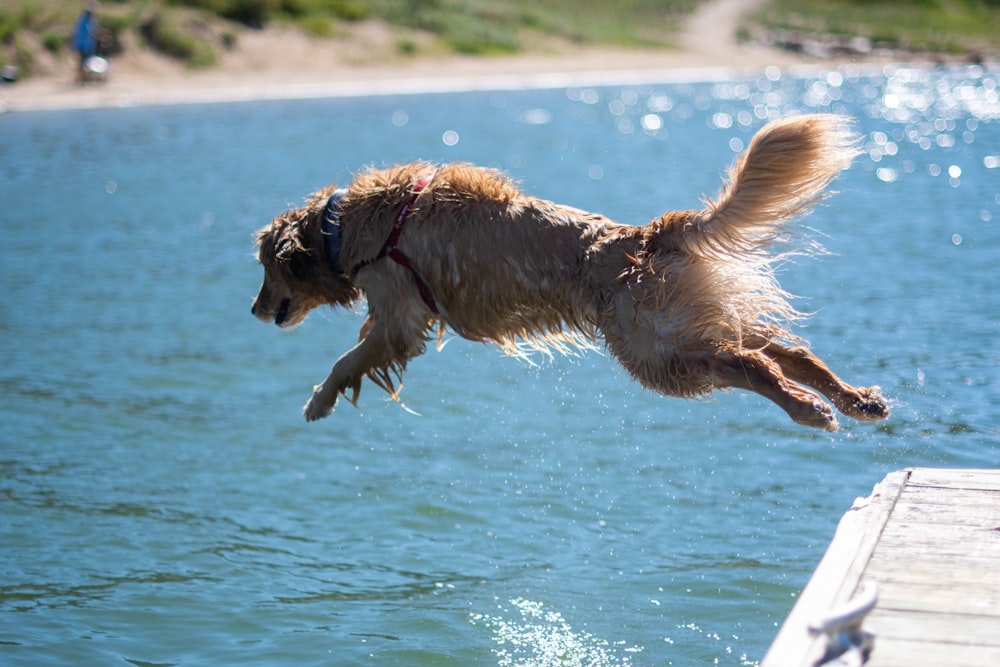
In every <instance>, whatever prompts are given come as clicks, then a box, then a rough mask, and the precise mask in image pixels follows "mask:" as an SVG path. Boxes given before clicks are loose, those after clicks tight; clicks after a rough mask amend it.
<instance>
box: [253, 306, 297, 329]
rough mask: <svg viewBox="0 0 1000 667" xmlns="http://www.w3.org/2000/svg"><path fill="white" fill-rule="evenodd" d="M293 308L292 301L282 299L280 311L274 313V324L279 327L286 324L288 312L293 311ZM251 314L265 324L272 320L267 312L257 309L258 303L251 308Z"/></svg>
mask: <svg viewBox="0 0 1000 667" xmlns="http://www.w3.org/2000/svg"><path fill="white" fill-rule="evenodd" d="M291 307H292V300H291V299H282V300H281V303H280V304H278V310H276V311H275V312H274V317H273V320H274V323H275V324H277V325H278V326H279V327H280V326H282V325H283V324H284V323H285V320H287V319H288V312H289V310H291ZM250 314H251V315H253V316H254V317H256V318H257V319H258V320H263V321H264V322H267V321H268V320H270V319H272V318H271V317H270V316H269V313H267V312H266V311H262V310H259V309H258V308H257V304H256V303H254V304H253V306H251V308H250Z"/></svg>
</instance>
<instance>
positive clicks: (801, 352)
mask: <svg viewBox="0 0 1000 667" xmlns="http://www.w3.org/2000/svg"><path fill="white" fill-rule="evenodd" d="M762 352H763V353H764V354H765V355H767V356H768V357H770V358H771V359H773V360H774V361H775V362H776V363H777V364H778V365H779V366H780V367H781V370H782V372H783V373H784V374H785V376H787V377H788V378H790V379H791V380H793V381H795V382H801V383H802V384H804V385H807V386H810V387H812V388H813V389H815V390H817V391H819V392H820V393H821V394H823V395H824V396H826V397H827V398H829V399H830V401H831V402H832V403H833V405H834V406H835V407H836V408H837V409H838V410H840V411H841V412H842V413H844V414H845V415H847V416H848V417H853V418H854V419H857V420H859V421H879V420H882V419H885V418H886V417H888V416H889V406H888V404H887V403H886V400H885V398H883V397H882V395H881V394H880V393H879V389H878V387H854V386H851V385H849V384H847V383H846V382H844V381H843V380H841V379H840V378H839V377H837V376H836V375H835V374H834V373H833V371H831V370H830V369H829V368H827V366H826V364H824V363H823V360H822V359H820V358H819V357H817V356H816V355H815V354H813V353H812V352H810V351H809V350H808V349H807V348H805V347H785V346H784V345H780V344H778V343H773V342H772V343H768V344H767V345H766V346H765V347H764V348H763V349H762Z"/></svg>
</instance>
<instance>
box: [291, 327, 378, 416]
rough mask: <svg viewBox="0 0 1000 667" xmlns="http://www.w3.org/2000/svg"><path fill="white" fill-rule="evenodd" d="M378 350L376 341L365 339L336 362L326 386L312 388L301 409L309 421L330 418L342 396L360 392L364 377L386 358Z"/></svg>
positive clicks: (324, 382) (325, 382)
mask: <svg viewBox="0 0 1000 667" xmlns="http://www.w3.org/2000/svg"><path fill="white" fill-rule="evenodd" d="M378 347H380V345H379V343H377V342H376V341H375V339H373V338H372V337H371V336H366V337H365V338H364V339H362V341H361V342H360V343H358V344H357V345H355V346H354V347H352V348H351V349H350V350H348V351H347V352H345V353H344V355H343V356H341V357H340V359H337V363H335V364H334V365H333V368H332V369H331V370H330V374H329V375H327V376H326V379H325V380H323V383H322V384H318V385H316V386H315V387H314V388H313V395H312V396H311V397H310V398H309V401H308V402H307V403H306V405H305V407H304V408H303V409H302V415H303V416H304V417H305V418H306V421H311V422H312V421H316V420H317V419H322V418H323V417H327V416H329V415H330V413H332V412H333V408H334V406H335V405H336V404H337V398H338V397H339V396H340V394H344V393H346V392H347V390H348V389H353V390H354V391H355V392H357V391H358V390H359V388H360V387H361V380H362V378H364V377H365V374H366V373H367V372H368V371H369V370H370V369H372V368H374V367H375V366H376V365H378V364H377V362H378V360H379V359H381V358H383V357H384V356H385V354H384V352H383V351H380V350H379V349H377V348H378Z"/></svg>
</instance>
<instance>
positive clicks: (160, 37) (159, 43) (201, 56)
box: [139, 13, 218, 67]
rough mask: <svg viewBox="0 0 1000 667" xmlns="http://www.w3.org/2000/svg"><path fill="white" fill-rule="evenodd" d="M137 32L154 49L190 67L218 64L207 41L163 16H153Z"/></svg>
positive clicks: (215, 55)
mask: <svg viewBox="0 0 1000 667" xmlns="http://www.w3.org/2000/svg"><path fill="white" fill-rule="evenodd" d="M139 31H140V33H141V34H142V36H143V38H145V40H146V42H148V43H149V45H150V46H152V47H153V48H154V49H156V50H157V51H160V52H161V53H163V54H165V55H168V56H170V57H172V58H176V59H178V60H180V61H182V62H184V63H185V64H186V65H188V66H190V67H211V66H213V65H215V64H216V63H217V62H218V55H217V54H216V53H215V49H214V48H212V44H211V43H210V42H209V41H208V40H206V39H204V38H199V37H196V36H195V35H193V34H192V33H191V31H190V30H188V29H185V28H184V27H182V26H179V25H177V24H176V23H175V22H174V21H173V20H171V19H170V18H169V17H166V16H164V15H163V14H159V13H157V14H154V15H153V16H152V17H150V18H149V19H148V20H147V21H146V22H144V23H143V24H142V26H140V28H139Z"/></svg>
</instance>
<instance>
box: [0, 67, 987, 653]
mask: <svg viewBox="0 0 1000 667" xmlns="http://www.w3.org/2000/svg"><path fill="white" fill-rule="evenodd" d="M769 74H770V76H760V77H758V78H752V79H746V80H740V81H735V82H724V83H696V84H691V83H674V84H661V85H648V86H639V87H635V86H628V87H606V88H574V89H569V90H566V89H559V90H540V91H523V92H521V91H515V92H511V91H508V92H496V93H470V94H442V95H416V96H404V97H379V98H373V99H340V100H317V101H300V102H268V103H253V104H234V105H216V106H177V107H161V108H144V109H108V110H100V111H86V112H83V111H80V112H46V113H26V114H9V115H6V116H3V117H0V136H2V137H3V139H2V142H0V174H2V175H0V202H2V205H0V206H2V208H0V210H2V214H0V222H2V231H3V243H2V246H0V248H2V249H0V254H2V269H0V275H2V280H3V289H2V290H0V330H2V340H3V346H2V351H0V399H2V405H3V407H2V408H0V409H2V423H3V429H2V435H0V469H2V478H0V487H2V495H0V544H2V547H0V662H3V664H5V665H37V664H51V665H97V664H122V663H123V662H124V663H129V664H133V665H140V666H148V665H157V666H159V665H180V664H184V665H207V664H212V665H216V664H241V665H278V664H281V665H284V664H305V665H336V666H340V665H344V666H347V665H462V666H467V665H481V666H493V665H498V666H503V665H514V664H517V665H528V666H531V667H548V666H549V665H556V664H558V665H636V666H638V665H710V664H721V665H744V664H753V663H755V662H756V661H758V660H759V659H760V658H761V657H762V656H763V654H764V652H765V651H766V648H767V646H768V645H769V643H770V641H771V639H772V638H773V636H774V634H775V632H776V629H777V626H778V625H779V624H780V623H781V621H782V620H783V619H784V617H785V615H786V614H787V612H788V611H789V609H790V608H791V606H792V604H793V603H794V601H795V597H796V595H797V593H798V592H799V591H800V590H801V587H802V586H803V585H804V584H805V582H806V581H807V579H808V577H809V574H810V572H811V570H812V568H813V567H814V566H815V565H816V563H817V562H818V560H819V558H820V556H821V555H822V553H823V551H824V549H825V547H826V545H827V543H828V541H829V539H830V538H831V536H832V534H833V531H834V528H835V526H836V523H837V521H838V519H839V517H840V516H841V514H842V513H843V511H844V510H845V509H846V508H847V507H849V505H850V503H851V502H852V500H853V499H854V498H855V497H856V496H859V495H866V494H867V493H868V492H869V491H870V489H871V487H872V485H873V484H874V483H875V482H877V481H878V480H879V479H881V478H882V476H883V475H884V474H886V473H887V472H889V471H892V470H896V469H899V468H903V467H906V466H996V465H998V463H1000V431H998V427H997V424H998V420H1000V407H998V406H1000V379H998V378H1000V374H998V372H997V371H998V361H1000V350H998V347H997V340H998V333H1000V331H998V329H1000V317H998V312H1000V297H998V296H997V290H996V275H997V274H996V266H997V256H998V249H1000V244H998V241H1000V232H998V221H1000V195H998V191H1000V188H998V185H1000V178H998V177H1000V170H998V164H1000V125H998V124H997V123H996V122H995V121H996V120H997V118H998V117H1000V101H998V85H997V84H998V80H1000V76H998V73H997V72H996V71H991V70H983V69H980V68H959V69H941V70H922V69H917V70H895V69H887V70H885V71H884V72H874V73H864V72H861V71H858V70H850V69H848V70H838V71H829V72H827V71H820V72H816V73H815V74H814V75H810V76H807V77H804V78H793V77H789V76H783V77H782V76H778V75H777V73H776V72H774V71H771V72H769ZM813 110H816V111H834V112H838V113H845V114H849V115H851V116H854V117H856V118H857V124H858V129H859V131H860V132H861V133H862V134H863V136H864V145H865V155H864V156H863V157H862V158H860V159H859V160H858V161H857V163H856V164H855V166H854V167H853V168H852V169H851V170H850V171H848V172H846V173H845V174H844V175H843V176H842V178H841V179H840V180H839V181H838V183H837V189H838V190H839V191H840V194H839V195H838V196H836V197H835V198H833V199H831V200H829V201H828V202H827V204H826V205H824V206H823V208H821V209H820V210H819V211H818V212H817V213H816V214H815V215H814V216H812V217H811V218H809V219H808V221H807V224H808V225H809V226H810V227H812V228H814V229H815V230H816V232H815V233H814V237H815V238H818V240H820V241H822V242H823V243H824V245H825V246H826V248H827V249H828V250H829V251H831V254H829V255H826V256H823V257H818V258H809V259H800V260H798V261H796V262H795V263H794V264H790V265H789V266H787V267H785V269H784V271H783V284H784V285H785V287H786V288H788V289H789V290H790V291H792V292H794V293H796V294H802V295H808V297H809V298H808V299H803V300H801V301H799V302H798V305H799V306H801V307H802V308H805V309H809V310H814V311H816V315H815V316H814V317H813V318H812V319H811V320H809V321H808V323H807V324H806V325H805V326H804V327H803V328H802V329H801V332H802V333H803V334H804V335H805V336H806V337H808V338H809V339H810V340H811V342H812V344H813V347H814V349H815V350H816V351H817V352H818V353H819V354H820V355H821V356H822V357H823V358H824V359H826V360H828V362H829V363H830V365H831V366H832V367H833V368H834V369H835V370H837V371H838V372H840V373H841V374H842V375H843V376H844V377H845V378H847V379H848V380H850V381H852V382H856V383H858V384H875V383H877V384H880V385H881V386H882V387H883V388H884V390H885V393H886V394H887V395H888V396H889V397H890V398H891V400H892V402H893V406H894V413H893V416H892V418H891V419H890V420H889V421H888V422H886V423H884V424H880V425H871V424H867V425H866V424H857V423H852V422H850V421H849V420H846V419H844V420H843V421H842V424H843V428H842V430H841V432H839V433H837V434H827V433H821V432H815V431H811V430H808V429H805V428H801V427H797V426H795V425H793V424H791V422H789V421H788V420H787V418H786V417H785V415H784V414H783V413H782V412H781V411H780V410H779V409H777V408H776V407H775V406H773V405H771V404H770V403H768V402H767V401H765V400H764V399H761V398H759V397H757V396H754V395H747V394H743V393H734V394H719V395H716V396H714V397H713V398H711V399H708V400H702V401H682V400H677V399H666V398H662V397H659V396H656V395H653V394H650V393H647V392H644V391H642V390H641V389H640V388H639V387H638V386H637V385H636V384H635V383H634V382H632V381H631V380H629V379H628V378H627V377H626V375H625V373H624V371H622V370H621V369H620V368H619V367H618V366H617V365H616V364H615V363H614V362H613V360H611V359H610V358H608V357H607V356H602V355H600V354H589V355H585V356H582V357H580V358H556V359H554V360H551V361H547V360H544V359H539V360H538V361H539V364H538V365H537V366H530V365H526V364H524V363H522V362H518V361H516V360H512V359H507V358H503V357H501V356H499V354H498V353H496V352H495V351H494V350H493V349H490V348H487V347H484V346H481V345H478V344H473V343H469V342H466V341H462V340H452V341H451V342H450V343H449V344H448V345H447V347H446V348H445V349H444V351H442V352H441V353H437V352H433V351H431V352H429V353H428V354H426V355H425V356H424V357H421V358H419V359H417V360H416V361H414V362H413V363H412V364H411V366H410V369H409V372H408V374H407V376H406V387H405V389H404V392H403V399H404V400H405V402H406V405H407V407H409V408H410V409H411V410H412V411H413V412H416V413H419V416H417V415H414V414H412V413H411V412H407V411H406V410H403V409H401V408H400V407H399V406H398V405H397V404H395V403H393V402H392V401H388V400H386V399H385V397H384V395H382V394H381V393H380V392H378V391H376V390H375V389H374V388H372V387H367V388H366V389H365V391H364V392H363V394H362V397H361V401H362V409H361V410H356V409H354V408H353V407H351V406H350V405H348V404H344V403H342V404H341V405H340V406H339V407H338V409H337V411H336V412H335V413H334V415H333V416H332V417H331V418H329V419H327V420H325V421H323V422H320V423H317V424H312V425H307V424H305V423H304V422H303V421H302V420H301V418H300V416H299V410H300V407H301V405H302V403H303V402H304V401H305V399H306V398H307V397H308V394H309V392H310V390H311V387H312V385H313V384H314V383H316V382H318V381H320V380H321V379H322V378H323V377H324V375H325V373H326V371H327V370H328V367H329V365H330V364H331V363H332V362H333V360H334V359H335V358H336V356H337V355H338V354H339V353H340V352H341V351H343V350H344V349H346V348H347V347H349V346H350V345H351V344H352V342H353V341H354V340H355V337H356V331H357V328H358V326H359V324H360V319H361V315H360V314H358V313H333V312H316V313H314V314H313V315H312V316H311V318H310V319H309V321H308V322H306V324H305V325H303V326H302V327H301V328H299V329H297V330H295V331H292V332H280V331H278V330H277V329H275V328H274V327H266V326H263V325H261V324H260V323H259V322H257V321H256V320H254V319H253V318H251V316H250V312H249V310H250V302H251V299H252V297H253V295H254V293H255V291H256V288H257V286H258V283H259V280H260V271H259V268H258V267H257V265H256V263H255V261H254V260H253V257H252V252H251V234H252V232H253V231H254V230H255V229H256V228H258V227H259V226H261V225H262V224H263V223H264V222H265V221H266V220H268V219H269V218H270V217H271V216H272V215H274V214H275V213H277V212H279V211H281V210H283V209H284V208H285V207H286V206H288V205H289V204H295V203H297V202H299V201H301V200H302V198H303V197H305V195H306V194H308V192H310V191H311V190H313V189H317V188H319V187H321V186H323V185H325V184H327V183H328V182H329V181H330V180H331V179H332V180H337V181H340V182H341V183H343V182H344V181H346V180H347V179H348V178H349V174H350V173H351V172H352V171H353V170H357V169H360V168H363V167H364V166H365V165H368V164H375V165H387V164H391V163H394V162H399V161H408V160H412V159H416V158H424V159H428V160H435V161H445V160H468V161H472V162H477V163H480V164H485V165H489V166H495V167H500V168H502V169H505V170H507V171H508V172H509V173H511V174H512V175H513V176H514V177H515V178H517V179H519V180H520V181H521V182H522V183H523V186H524V188H525V189H526V190H527V191H529V192H531V193H532V194H535V195H538V196H542V197H545V198H549V199H553V200H557V201H560V202H565V203H569V204H573V205H576V206H579V207H581V208H585V209H590V210H595V211H599V212H602V213H604V214H607V215H609V216H611V217H612V218H614V219H617V220H619V221H623V222H634V223H643V222H646V221H647V220H649V219H650V218H652V217H654V216H656V215H658V214H659V213H660V212H662V211H663V210H665V209H667V208H690V207H695V206H697V205H698V197H699V195H700V194H701V193H702V192H705V193H709V194H712V193H714V192H715V190H716V189H717V188H718V186H719V177H720V175H721V173H722V172H723V169H724V167H725V166H726V165H727V164H728V163H729V161H730V160H731V159H732V158H733V156H734V155H735V151H737V150H739V149H740V148H741V147H742V146H743V145H745V144H746V143H747V141H748V140H749V137H750V136H751V135H752V132H753V130H755V129H757V128H758V127H759V126H760V125H761V124H762V122H763V119H764V118H767V117H772V116H777V115H781V114H786V113H791V112H803V111H813Z"/></svg>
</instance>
